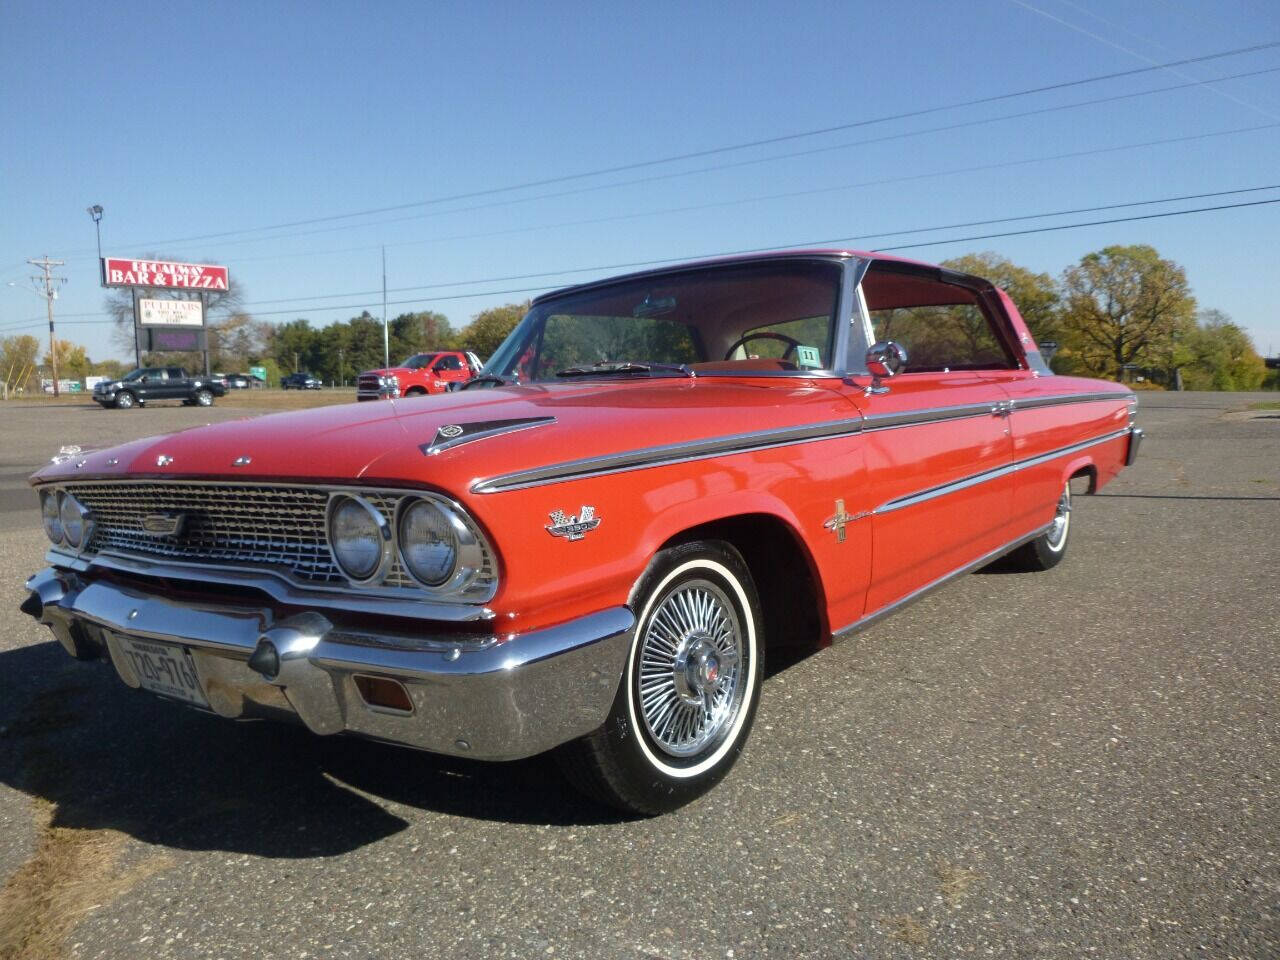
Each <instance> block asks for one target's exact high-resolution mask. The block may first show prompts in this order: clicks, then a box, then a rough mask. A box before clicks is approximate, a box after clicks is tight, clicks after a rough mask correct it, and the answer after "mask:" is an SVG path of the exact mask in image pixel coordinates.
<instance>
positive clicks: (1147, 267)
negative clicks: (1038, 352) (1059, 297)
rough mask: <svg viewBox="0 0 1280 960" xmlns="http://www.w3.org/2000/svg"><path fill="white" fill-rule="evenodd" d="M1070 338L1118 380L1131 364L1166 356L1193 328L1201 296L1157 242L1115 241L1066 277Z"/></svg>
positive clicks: (1155, 362) (1090, 362) (1084, 359)
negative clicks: (1160, 251) (1129, 243)
mask: <svg viewBox="0 0 1280 960" xmlns="http://www.w3.org/2000/svg"><path fill="white" fill-rule="evenodd" d="M1062 287H1063V294H1064V300H1065V305H1064V309H1063V313H1062V330H1063V339H1064V340H1065V341H1066V345H1067V346H1069V348H1070V349H1071V351H1072V354H1073V355H1074V356H1075V357H1076V358H1077V359H1078V360H1079V362H1080V363H1081V365H1082V366H1083V367H1084V369H1085V370H1087V371H1088V372H1090V373H1092V374H1095V375H1097V376H1106V377H1111V378H1112V379H1116V380H1119V379H1121V377H1122V376H1123V373H1124V369H1125V367H1126V366H1127V365H1129V364H1134V365H1137V366H1139V367H1142V366H1163V365H1164V364H1163V363H1162V362H1161V361H1162V355H1164V354H1167V353H1169V351H1170V347H1171V345H1173V344H1176V343H1177V342H1178V340H1179V339H1180V338H1184V337H1186V336H1188V335H1189V334H1190V333H1191V331H1192V330H1193V329H1194V317H1195V309H1196V301H1195V298H1194V297H1193V296H1192V295H1191V289H1190V287H1189V286H1188V284H1187V276H1186V273H1185V272H1184V271H1183V269H1182V267H1180V266H1179V265H1178V264H1176V263H1174V262H1173V261H1172V260H1165V259H1163V258H1162V257H1161V256H1160V255H1159V254H1158V253H1157V252H1156V250H1155V248H1154V247H1149V246H1146V245H1145V244H1138V245H1134V246H1111V247H1106V248H1104V249H1102V250H1099V251H1097V252H1095V253H1088V254H1085V255H1084V256H1083V257H1081V258H1080V262H1079V263H1078V264H1076V265H1075V266H1071V267H1068V268H1067V269H1066V270H1065V271H1064V272H1063V275H1062Z"/></svg>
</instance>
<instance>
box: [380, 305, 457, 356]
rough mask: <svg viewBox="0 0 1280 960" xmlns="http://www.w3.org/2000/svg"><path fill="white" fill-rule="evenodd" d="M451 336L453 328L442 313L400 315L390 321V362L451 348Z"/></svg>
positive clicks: (422, 312) (426, 311)
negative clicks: (416, 354)
mask: <svg viewBox="0 0 1280 960" xmlns="http://www.w3.org/2000/svg"><path fill="white" fill-rule="evenodd" d="M453 336H454V334H453V327H451V326H450V325H449V318H448V317H446V316H445V315H444V314H443V313H436V312H435V311H434V310H422V311H419V312H418V313H402V314H400V316H398V317H396V318H395V319H394V320H392V321H391V352H392V357H391V361H392V363H398V362H399V361H401V360H403V359H405V357H409V356H412V355H413V354H415V353H430V352H431V351H433V350H443V349H446V348H448V347H450V346H452V344H453Z"/></svg>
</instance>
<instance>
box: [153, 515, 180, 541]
mask: <svg viewBox="0 0 1280 960" xmlns="http://www.w3.org/2000/svg"><path fill="white" fill-rule="evenodd" d="M186 521H187V515H186V514H185V513H152V514H148V515H147V516H145V517H143V518H142V529H143V531H144V532H146V533H150V534H154V535H155V536H157V537H176V536H177V535H178V534H180V533H181V532H182V528H183V526H185V525H186Z"/></svg>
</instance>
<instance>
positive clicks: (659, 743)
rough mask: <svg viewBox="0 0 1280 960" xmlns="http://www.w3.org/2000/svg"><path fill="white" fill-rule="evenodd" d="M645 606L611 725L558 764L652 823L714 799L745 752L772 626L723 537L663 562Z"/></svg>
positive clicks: (647, 589) (644, 583)
mask: <svg viewBox="0 0 1280 960" xmlns="http://www.w3.org/2000/svg"><path fill="white" fill-rule="evenodd" d="M635 605H636V608H637V609H638V610H639V615H638V617H637V619H636V630H635V635H634V637H633V639H632V644H631V652H630V654H629V656H628V657H627V664H626V670H625V673H624V674H623V677H622V682H621V684H620V685H619V688H618V693H617V696H616V697H615V698H614V703H613V708H612V710H611V711H610V713H609V717H608V719H607V720H606V721H605V723H604V725H603V726H602V727H600V728H599V729H598V730H596V731H595V732H593V733H590V734H588V735H587V736H585V737H583V738H581V739H580V740H576V741H574V742H573V743H570V744H567V745H566V746H565V747H562V748H561V750H560V752H559V754H558V757H559V760H560V764H561V767H562V768H563V769H564V771H565V773H566V774H567V775H568V776H569V779H570V780H572V781H573V782H574V783H575V784H576V785H577V786H579V787H580V788H582V789H583V790H584V791H585V792H587V793H589V794H591V795H592V796H594V797H596V798H597V799H598V800H601V801H603V802H604V803H607V804H609V805H611V806H614V807H617V808H619V809H622V810H625V811H627V812H629V813H639V814H646V815H653V814H659V813H665V812H667V811H669V810H674V809H676V808H677V807H680V806H683V805H684V804H686V803H688V802H689V801H691V800H693V799H695V798H697V797H699V796H701V795H702V794H703V793H705V792H707V791H708V790H710V789H711V788H712V787H713V786H715V785H716V784H717V783H718V782H719V781H720V780H721V779H722V778H723V777H724V775H725V774H726V773H728V772H729V768H730V767H732V766H733V764H734V762H735V761H736V760H737V759H738V755H739V754H740V753H741V752H742V748H743V745H744V744H745V743H746V740H747V735H748V734H749V732H750V730H751V724H752V721H753V720H754V718H755V712H756V706H757V704H758V703H759V701H760V685H761V681H762V678H763V670H764V637H763V636H762V623H763V621H762V618H761V615H760V601H759V598H758V597H757V596H756V589H755V584H754V583H753V582H752V579H751V573H750V571H749V570H748V569H747V565H746V563H745V562H744V561H743V559H742V556H741V554H739V553H738V551H737V550H736V549H734V548H733V547H732V546H730V545H729V544H727V543H723V542H721V541H715V540H706V541H697V542H693V543H687V544H682V545H680V546H678V547H672V548H671V549H668V550H664V551H662V552H661V553H659V554H658V555H657V556H656V557H655V558H654V561H653V563H652V564H651V565H650V567H649V570H648V571H647V572H646V573H645V575H644V576H643V577H642V578H641V581H640V583H639V584H638V585H637V589H636V594H635Z"/></svg>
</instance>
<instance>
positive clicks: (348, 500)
mask: <svg viewBox="0 0 1280 960" xmlns="http://www.w3.org/2000/svg"><path fill="white" fill-rule="evenodd" d="M329 547H330V549H331V550H332V551H333V558H334V560H336V561H337V563H338V566H339V567H341V568H342V572H343V573H345V574H346V575H347V576H348V577H349V578H351V579H352V580H354V581H356V582H358V583H366V582H368V581H370V580H372V579H373V578H374V577H375V576H376V575H377V574H378V572H379V571H381V570H382V569H383V567H384V566H385V565H386V563H387V561H388V560H389V559H390V557H391V525H390V524H389V523H387V520H386V518H385V517H383V516H382V514H381V513H379V512H378V511H377V510H376V509H374V508H373V507H372V506H371V505H370V504H368V503H367V502H365V501H364V500H361V499H358V498H356V497H349V496H339V497H334V498H333V500H331V501H330V503H329Z"/></svg>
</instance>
